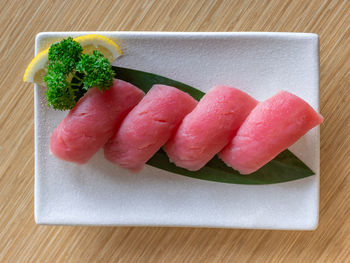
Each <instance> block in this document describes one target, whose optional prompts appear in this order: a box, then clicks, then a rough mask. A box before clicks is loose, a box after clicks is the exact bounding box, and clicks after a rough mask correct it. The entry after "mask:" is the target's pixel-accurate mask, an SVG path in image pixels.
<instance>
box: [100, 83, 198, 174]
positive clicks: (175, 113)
mask: <svg viewBox="0 0 350 263" xmlns="http://www.w3.org/2000/svg"><path fill="white" fill-rule="evenodd" d="M196 105H197V101H196V100H195V99H193V98H192V97H191V96H190V95H189V94H187V93H185V92H183V91H181V90H179V89H176V88H174V87H170V86H166V85H154V86H153V87H152V88H151V89H150V91H149V92H148V93H147V94H146V96H145V97H144V98H143V99H142V100H141V101H140V103H139V104H138V105H137V106H136V107H135V108H134V109H133V110H132V111H131V112H130V113H129V114H128V115H127V117H126V118H125V120H124V121H123V123H122V124H121V126H120V129H119V130H118V132H117V133H116V134H115V135H114V136H113V137H112V138H111V139H110V140H109V141H108V143H107V144H106V145H105V147H104V153H105V157H106V159H107V160H109V161H111V162H113V163H115V164H117V165H119V166H121V167H123V168H126V169H129V170H131V171H138V170H140V169H141V168H142V167H143V165H144V164H145V163H146V162H147V161H148V160H149V159H150V158H151V157H152V156H153V155H154V154H155V153H156V152H157V151H158V150H159V149H160V148H161V147H162V146H163V145H164V144H165V143H166V142H167V141H168V140H169V138H170V136H171V135H172V134H173V133H174V132H175V130H176V129H177V127H178V126H179V124H180V123H181V121H182V119H183V118H184V117H185V116H186V115H187V114H188V113H190V112H191V111H192V110H193V109H194V108H195V106H196Z"/></svg>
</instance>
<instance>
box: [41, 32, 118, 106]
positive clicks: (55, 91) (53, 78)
mask: <svg viewBox="0 0 350 263" xmlns="http://www.w3.org/2000/svg"><path fill="white" fill-rule="evenodd" d="M82 52H83V48H82V47H81V45H80V44H79V43H78V42H76V41H74V40H73V38H71V37H69V38H67V39H64V40H62V41H60V42H58V43H55V44H53V45H52V46H51V47H50V49H49V54H48V58H49V66H48V72H47V74H46V75H45V77H44V81H45V83H46V85H47V91H46V97H47V101H48V105H49V106H50V107H52V108H54V109H55V110H69V109H72V108H73V107H74V105H75V104H76V103H77V101H78V100H79V99H80V98H81V97H82V96H83V95H84V93H85V92H86V91H87V90H88V89H90V88H91V87H97V88H98V89H99V90H101V91H103V90H108V89H109V88H110V87H111V86H112V84H113V78H114V71H113V69H112V66H111V64H110V63H109V61H108V59H107V58H105V57H104V56H103V54H102V53H101V52H99V51H94V52H93V53H92V54H83V53H82Z"/></svg>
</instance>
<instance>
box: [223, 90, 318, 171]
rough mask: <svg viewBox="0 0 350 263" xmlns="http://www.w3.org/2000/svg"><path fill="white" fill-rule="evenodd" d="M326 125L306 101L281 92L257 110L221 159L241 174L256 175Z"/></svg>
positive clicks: (257, 107) (245, 122) (247, 120)
mask: <svg viewBox="0 0 350 263" xmlns="http://www.w3.org/2000/svg"><path fill="white" fill-rule="evenodd" d="M322 121H323V118H322V116H321V115H320V114H318V113H317V112H316V111H315V110H314V109H313V108H312V107H311V106H310V105H309V104H308V103H306V102H305V101H304V100H302V99H301V98H299V97H297V96H295V95H293V94H291V93H289V92H286V91H280V92H278V93H277V94H276V95H274V96H273V97H271V98H269V99H267V100H266V101H264V102H261V103H259V104H258V105H257V106H256V107H255V108H254V109H253V111H252V112H251V113H250V114H249V116H248V117H247V119H246V120H245V121H244V123H243V124H242V126H241V127H240V129H239V130H238V132H237V135H236V136H235V137H234V138H233V140H232V141H231V142H230V143H229V144H228V145H227V146H226V147H225V148H224V149H223V151H222V152H221V153H220V154H219V155H220V158H221V159H222V160H223V161H224V162H225V163H226V164H227V165H228V166H231V167H233V168H234V169H236V170H238V171H239V172H240V173H241V174H249V173H252V172H254V171H256V170H258V169H259V168H261V167H262V166H263V165H265V164H266V163H268V162H269V161H271V160H272V159H273V158H275V157H276V156H277V155H278V154H279V153H280V152H282V151H283V150H285V149H286V148H288V147H289V146H291V145H292V144H293V143H295V142H296V141H297V140H298V139H299V138H300V137H301V136H303V135H304V134H306V133H307V132H308V131H309V130H310V129H312V128H313V127H315V126H317V125H319V124H320V123H322Z"/></svg>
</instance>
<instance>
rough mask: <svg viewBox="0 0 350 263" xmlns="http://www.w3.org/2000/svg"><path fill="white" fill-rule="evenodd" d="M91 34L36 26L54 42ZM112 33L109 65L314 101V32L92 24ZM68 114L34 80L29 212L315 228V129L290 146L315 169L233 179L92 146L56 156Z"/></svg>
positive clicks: (41, 218)
mask: <svg viewBox="0 0 350 263" xmlns="http://www.w3.org/2000/svg"><path fill="white" fill-rule="evenodd" d="M87 33H92V32H64V33H40V34H39V35H38V36H37V38H36V53H37V52H38V51H40V50H42V49H43V48H44V47H48V45H49V44H51V43H52V42H53V41H54V40H57V39H61V38H64V37H68V36H73V37H75V36H78V35H82V34H87ZM94 33H98V34H103V35H106V36H108V37H111V38H113V39H115V41H116V42H117V43H118V44H119V45H120V46H121V48H122V50H123V51H124V55H123V56H122V57H121V58H120V59H117V61H115V63H114V64H115V65H118V66H122V67H129V68H133V69H138V70H143V71H148V72H153V73H156V74H159V75H163V76H166V77H169V78H172V79H175V80H178V81H181V82H184V83H186V84H189V85H192V86H194V87H196V88H198V89H200V90H202V91H204V92H206V91H208V90H209V89H210V88H211V87H212V86H213V85H217V84H226V85H231V86H234V87H236V88H239V89H242V90H244V91H246V92H248V93H249V94H251V95H252V96H253V97H255V98H256V99H258V100H264V99H266V98H268V97H270V96H272V95H273V94H274V93H276V92H277V91H278V90H280V89H284V90H287V91H290V92H292V93H294V94H296V95H298V96H300V97H301V98H303V99H304V100H306V101H307V102H309V103H310V104H311V106H312V107H313V108H314V109H316V110H318V109H319V51H318V36H317V35H315V34H302V33H167V32H164V33H161V32H94ZM66 114H67V112H56V111H54V110H51V109H49V108H48V107H47V106H46V100H45V89H44V88H43V87H39V86H37V85H35V156H36V158H35V220H36V222H37V223H38V224H59V225H119V226H120V225H139V226H140V225H144V226H197V227H227V228H260V229H305V230H306V229H314V228H316V226H317V222H318V199H319V147H320V146H319V128H315V129H313V130H311V131H310V132H309V133H307V134H306V135H305V136H304V137H303V138H301V139H300V140H299V141H298V142H297V143H296V144H295V145H293V146H292V147H291V148H290V149H291V151H292V152H293V153H295V154H296V155H297V156H298V157H299V158H300V159H301V160H302V161H304V162H305V163H306V164H307V165H308V166H309V167H310V168H311V169H312V170H313V171H315V172H316V175H315V176H311V177H308V178H305V179H301V180H297V181H293V182H287V183H280V184H275V185H262V186H261V185H260V186H254V185H253V186H252V185H232V184H224V183H215V182H207V181H201V180H197V179H192V178H188V177H184V176H180V175H176V174H171V173H169V172H165V171H162V170H159V169H156V168H153V167H149V166H146V167H145V168H144V169H143V170H142V171H141V172H140V173H137V174H132V173H129V172H127V171H126V170H123V169H120V168H118V167H116V166H115V165H113V164H111V163H109V162H108V161H106V160H105V159H104V158H103V154H102V152H101V151H100V152H98V153H97V154H96V155H95V156H94V157H93V158H92V159H91V160H90V162H89V163H88V164H86V165H76V164H73V163H68V162H64V161H61V160H58V159H56V158H55V157H54V156H52V155H51V154H50V152H49V140H50V134H51V133H52V131H53V130H54V129H55V127H56V126H57V125H58V124H59V123H60V121H61V120H62V119H63V118H64V117H65V115H66Z"/></svg>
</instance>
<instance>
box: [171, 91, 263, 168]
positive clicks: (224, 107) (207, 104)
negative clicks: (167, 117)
mask: <svg viewBox="0 0 350 263" xmlns="http://www.w3.org/2000/svg"><path fill="white" fill-rule="evenodd" d="M257 104H258V101H256V100H255V99H253V98H252V97H250V96H249V95H248V94H247V93H245V92H243V91H240V90H238V89H235V88H232V87H228V86H216V87H214V88H213V89H211V90H210V91H209V92H208V93H207V94H205V96H204V97H203V98H202V99H201V100H200V102H199V103H198V105H197V107H196V108H195V109H194V110H193V111H192V112H191V113H190V114H188V115H187V116H186V117H185V118H184V119H183V121H182V123H181V125H180V127H179V129H178V130H177V132H176V133H175V134H174V136H172V138H171V139H170V140H169V141H168V142H167V143H166V144H165V146H164V150H165V151H166V153H167V154H168V156H169V158H170V160H171V161H172V162H174V163H175V164H176V165H177V166H179V167H183V168H186V169H188V170H191V171H196V170H199V169H200V168H202V167H203V166H204V165H205V164H206V163H207V162H208V161H210V159H212V158H213V157H214V156H215V154H217V153H218V152H219V151H221V150H222V149H223V148H224V147H225V146H226V145H227V144H228V143H229V142H230V140H231V139H232V138H233V136H234V135H235V134H236V132H237V130H238V128H239V127H240V126H241V125H242V123H243V121H244V120H245V118H246V117H247V116H248V114H249V113H250V112H251V110H252V109H253V108H254V107H255V106H256V105H257Z"/></svg>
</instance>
